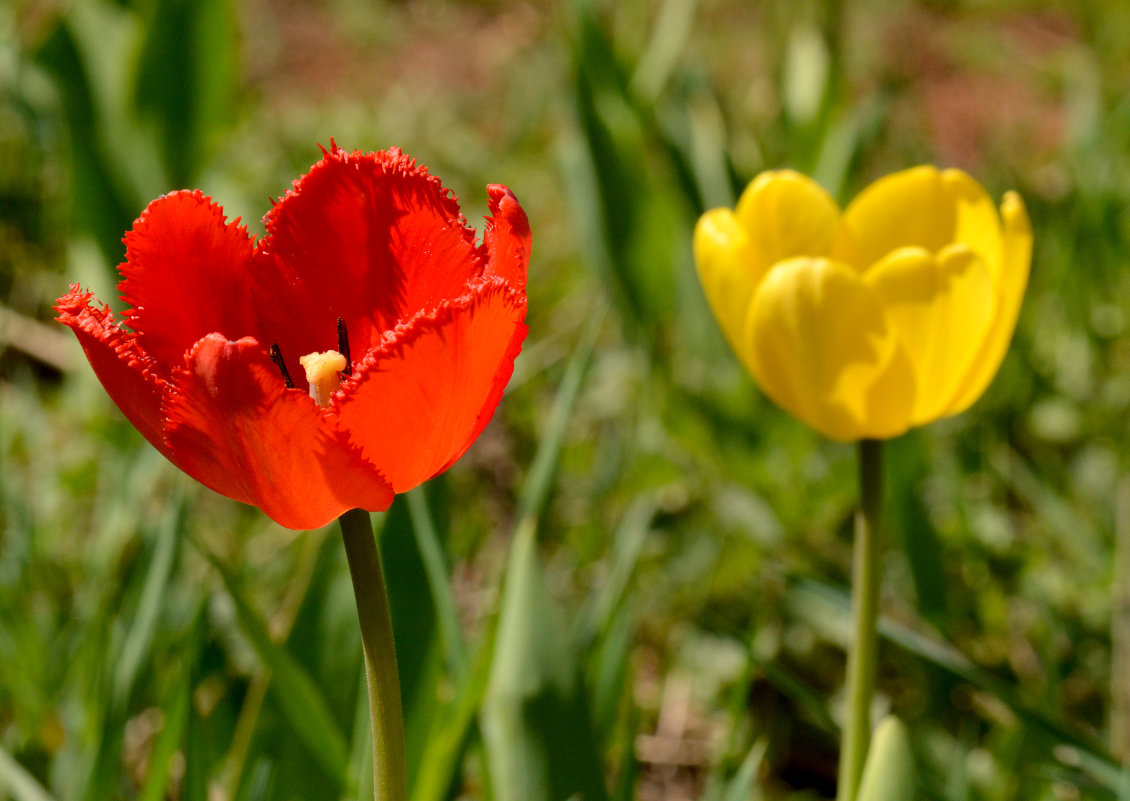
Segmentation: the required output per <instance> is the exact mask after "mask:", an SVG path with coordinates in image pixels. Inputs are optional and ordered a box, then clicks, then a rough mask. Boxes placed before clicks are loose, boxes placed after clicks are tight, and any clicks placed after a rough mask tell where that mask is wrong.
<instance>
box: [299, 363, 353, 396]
mask: <svg viewBox="0 0 1130 801" xmlns="http://www.w3.org/2000/svg"><path fill="white" fill-rule="evenodd" d="M298 363H299V364H301V365H302V367H303V369H305V370H306V380H307V381H309V382H310V397H311V398H313V399H314V403H316V404H318V405H319V406H325V405H326V404H327V403H329V402H330V396H331V395H333V394H334V393H335V392H337V390H338V387H340V386H341V371H342V370H343V369H344V368H345V367H346V365H347V364H348V362H346V360H345V357H344V356H342V355H341V354H340V353H338V352H337V351H336V350H327V351H326V352H325V353H317V352H314V353H307V354H306V355H305V356H303V357H302V358H301V359H299V360H298Z"/></svg>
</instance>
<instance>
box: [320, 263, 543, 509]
mask: <svg viewBox="0 0 1130 801" xmlns="http://www.w3.org/2000/svg"><path fill="white" fill-rule="evenodd" d="M525 313H526V300H525V296H524V295H522V294H521V293H519V292H515V291H514V290H512V289H511V288H510V287H508V286H507V285H506V284H505V283H504V282H502V281H492V282H489V283H484V284H482V285H480V286H479V287H478V288H477V289H476V290H475V291H474V292H472V293H469V294H468V295H466V296H465V297H463V298H461V299H459V300H458V301H454V302H452V303H445V304H443V305H442V306H440V307H439V308H438V309H436V310H435V311H432V312H428V313H424V314H421V315H419V316H417V317H416V318H415V319H414V320H412V321H411V322H409V323H407V324H405V325H403V326H401V327H399V328H398V329H397V330H396V332H395V334H392V335H390V336H389V338H388V339H387V340H386V341H385V342H384V343H382V345H381V346H380V347H378V348H376V349H375V350H373V351H372V352H370V353H369V354H368V356H367V357H366V358H365V362H364V364H363V366H362V367H361V368H360V369H359V370H357V371H356V372H355V374H354V377H353V379H352V380H351V381H350V382H349V383H348V384H346V385H345V386H344V387H343V392H342V394H341V395H339V396H337V397H336V398H335V400H334V401H333V402H331V404H330V407H329V409H330V414H331V415H335V414H336V416H337V418H338V421H339V425H340V426H341V428H342V429H344V430H346V431H348V432H349V435H350V438H351V440H352V441H353V442H354V443H356V444H359V445H360V446H361V449H362V451H363V452H364V454H365V457H366V458H367V459H368V460H369V461H371V462H372V463H373V464H375V465H377V467H378V468H379V469H380V471H381V473H382V474H384V476H385V477H386V478H387V479H388V480H389V481H390V482H391V483H392V487H393V489H394V490H395V491H396V492H406V491H407V490H410V489H412V487H414V486H416V485H417V484H419V483H420V482H422V481H425V480H426V479H428V478H431V477H432V476H434V475H436V474H437V473H439V472H442V471H443V470H445V469H446V468H447V467H449V466H450V465H451V464H452V463H454V462H455V460H456V459H458V458H459V457H460V456H462V455H463V453H464V452H465V451H466V450H467V448H468V447H470V445H471V442H472V441H474V439H475V437H477V436H478V434H479V432H481V431H482V430H483V428H484V427H485V426H486V424H487V423H488V422H489V421H490V418H491V416H492V415H493V414H494V409H495V406H497V405H498V401H499V399H500V398H501V396H502V390H503V387H505V385H506V382H507V380H508V379H509V378H510V373H511V371H512V370H513V366H514V358H515V357H516V356H517V355H518V352H519V351H520V350H521V345H522V340H523V338H524V337H525V334H526V326H525V324H524V323H523V322H522V320H523V318H524V317H525Z"/></svg>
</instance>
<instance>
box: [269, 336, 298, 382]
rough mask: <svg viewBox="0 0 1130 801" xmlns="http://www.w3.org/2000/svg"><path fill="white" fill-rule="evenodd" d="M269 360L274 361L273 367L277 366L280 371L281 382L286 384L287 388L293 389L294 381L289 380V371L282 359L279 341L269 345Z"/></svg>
mask: <svg viewBox="0 0 1130 801" xmlns="http://www.w3.org/2000/svg"><path fill="white" fill-rule="evenodd" d="M270 354H271V361H273V362H274V363H275V367H277V368H279V372H280V373H282V377H283V383H285V384H286V388H287V389H294V382H293V381H291V380H290V373H288V372H287V371H286V362H284V361H283V357H282V351H281V350H279V343H277V342H276V343H275V344H274V345H271V350H270Z"/></svg>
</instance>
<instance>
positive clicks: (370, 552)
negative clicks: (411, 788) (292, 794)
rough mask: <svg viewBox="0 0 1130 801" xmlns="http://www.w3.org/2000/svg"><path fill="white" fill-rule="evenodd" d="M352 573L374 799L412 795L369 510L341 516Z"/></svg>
mask: <svg viewBox="0 0 1130 801" xmlns="http://www.w3.org/2000/svg"><path fill="white" fill-rule="evenodd" d="M338 523H340V524H341V536H342V540H343V541H344V542H345V556H346V559H347V560H348V561H349V575H350V577H351V578H352V579H353V594H354V596H355V597H356V599H357V617H358V619H359V620H360V622H361V644H362V647H363V649H364V652H365V679H366V683H367V684H368V687H369V716H370V717H371V719H372V726H373V790H374V792H373V797H374V799H375V801H405V800H406V799H407V798H408V767H407V761H406V757H405V751H404V713H403V712H402V710H401V706H400V677H399V676H398V674H397V670H396V647H395V644H394V642H393V639H392V617H391V616H390V614H389V611H388V595H387V593H386V591H385V582H384V575H383V574H382V572H381V557H380V554H378V553H377V542H376V539H375V538H374V537H373V522H372V519H371V518H370V517H369V513H368V512H366V511H364V510H363V509H352V510H350V511H348V512H346V513H345V514H343V515H342V516H341V517H340V518H338Z"/></svg>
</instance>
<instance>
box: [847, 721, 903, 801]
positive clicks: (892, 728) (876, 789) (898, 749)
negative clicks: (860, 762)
mask: <svg viewBox="0 0 1130 801" xmlns="http://www.w3.org/2000/svg"><path fill="white" fill-rule="evenodd" d="M914 775H915V772H914V755H913V754H912V753H911V752H910V738H909V736H908V735H907V732H906V726H904V725H903V723H902V721H901V720H899V719H898V718H896V717H894V716H893V715H888V716H887V717H886V718H884V719H883V722H882V723H880V724H879V727H878V728H877V729H876V730H875V735H874V736H873V737H872V738H871V748H870V750H869V751H868V752H867V764H866V765H865V766H864V768H863V778H862V780H860V783H859V795H858V796H857V798H858V799H859V801H913V798H914Z"/></svg>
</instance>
